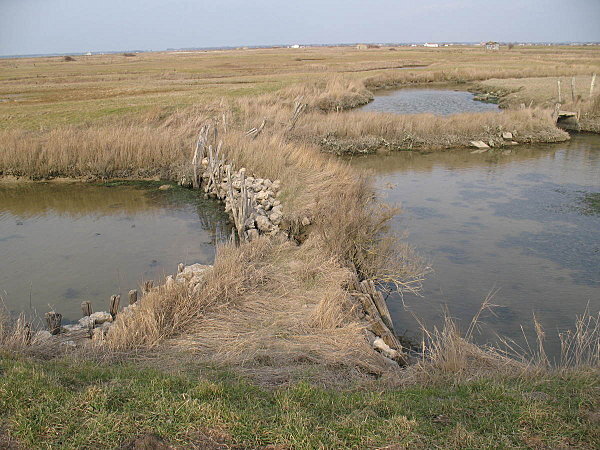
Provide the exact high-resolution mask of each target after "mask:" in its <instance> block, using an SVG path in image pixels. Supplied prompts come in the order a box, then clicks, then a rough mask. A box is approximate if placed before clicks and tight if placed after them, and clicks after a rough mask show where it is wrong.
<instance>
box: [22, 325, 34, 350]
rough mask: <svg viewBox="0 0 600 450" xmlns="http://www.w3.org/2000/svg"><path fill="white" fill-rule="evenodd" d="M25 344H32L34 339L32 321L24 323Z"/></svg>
mask: <svg viewBox="0 0 600 450" xmlns="http://www.w3.org/2000/svg"><path fill="white" fill-rule="evenodd" d="M23 332H24V336H23V339H24V341H25V345H31V339H33V331H31V323H29V322H25V324H24V325H23Z"/></svg>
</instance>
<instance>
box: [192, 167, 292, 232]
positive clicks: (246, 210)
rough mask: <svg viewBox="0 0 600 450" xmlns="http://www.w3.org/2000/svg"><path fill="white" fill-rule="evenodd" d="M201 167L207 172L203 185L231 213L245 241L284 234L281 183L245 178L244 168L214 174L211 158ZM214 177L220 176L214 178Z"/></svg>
mask: <svg viewBox="0 0 600 450" xmlns="http://www.w3.org/2000/svg"><path fill="white" fill-rule="evenodd" d="M202 166H203V167H204V169H205V170H204V172H203V173H202V185H203V186H204V187H205V191H206V193H207V195H209V196H213V197H215V198H218V199H219V200H221V201H223V202H224V203H225V212H227V213H229V215H230V216H231V219H232V220H233V222H234V223H235V225H236V227H237V228H238V230H239V232H240V234H241V235H243V237H245V238H248V239H249V240H252V239H255V238H257V237H258V236H259V234H269V235H271V236H276V235H279V234H285V233H284V232H283V231H282V230H281V229H280V225H281V222H282V220H283V205H282V204H281V201H280V200H279V197H280V194H281V182H280V181H279V180H275V181H271V180H270V179H268V178H258V177H253V176H246V169H245V168H241V169H240V170H238V171H236V172H232V168H231V166H230V165H224V164H223V167H222V168H219V169H217V170H216V171H215V170H214V168H212V167H211V163H210V161H209V159H208V158H204V159H203V160H202ZM215 174H217V175H218V174H221V176H220V177H218V176H217V177H215ZM215 178H220V179H217V180H215ZM240 211H243V214H240Z"/></svg>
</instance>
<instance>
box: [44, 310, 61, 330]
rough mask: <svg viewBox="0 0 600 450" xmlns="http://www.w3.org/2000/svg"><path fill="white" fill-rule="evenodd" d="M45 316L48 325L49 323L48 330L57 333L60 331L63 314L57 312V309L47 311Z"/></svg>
mask: <svg viewBox="0 0 600 450" xmlns="http://www.w3.org/2000/svg"><path fill="white" fill-rule="evenodd" d="M45 317H46V325H48V331H49V332H50V334H52V335H55V334H58V333H60V325H61V322H62V314H60V313H57V312H55V311H50V312H47V313H46V315H45Z"/></svg>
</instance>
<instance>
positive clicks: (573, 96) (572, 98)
mask: <svg viewBox="0 0 600 450" xmlns="http://www.w3.org/2000/svg"><path fill="white" fill-rule="evenodd" d="M571 100H572V101H573V103H575V77H571Z"/></svg>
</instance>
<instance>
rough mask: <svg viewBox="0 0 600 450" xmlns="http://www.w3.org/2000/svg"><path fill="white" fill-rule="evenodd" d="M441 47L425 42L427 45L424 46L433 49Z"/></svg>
mask: <svg viewBox="0 0 600 450" xmlns="http://www.w3.org/2000/svg"><path fill="white" fill-rule="evenodd" d="M439 46H440V45H439V44H430V43H429V42H425V43H424V44H423V47H432V48H437V47H439Z"/></svg>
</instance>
